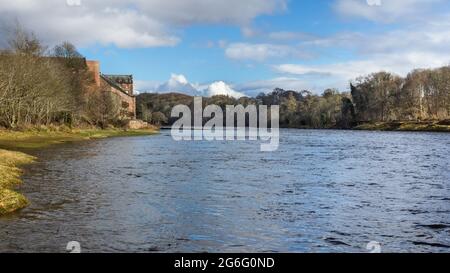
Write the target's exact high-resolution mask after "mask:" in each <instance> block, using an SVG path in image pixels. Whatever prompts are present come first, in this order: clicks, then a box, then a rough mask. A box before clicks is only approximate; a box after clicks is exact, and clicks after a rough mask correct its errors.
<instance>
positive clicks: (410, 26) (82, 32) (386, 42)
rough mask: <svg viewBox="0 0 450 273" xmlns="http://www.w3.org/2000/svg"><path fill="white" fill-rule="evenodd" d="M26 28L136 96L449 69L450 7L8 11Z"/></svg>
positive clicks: (189, 4) (44, 2)
mask: <svg viewBox="0 0 450 273" xmlns="http://www.w3.org/2000/svg"><path fill="white" fill-rule="evenodd" d="M17 21H18V22H20V23H21V24H22V25H23V26H24V27H25V28H27V29H29V30H31V31H33V32H34V33H35V34H36V35H37V36H38V37H39V38H40V39H41V40H42V41H43V42H44V43H46V44H48V45H55V44H57V43H60V42H62V41H70V42H72V43H73V44H75V45H76V46H77V48H78V49H79V51H80V52H81V53H82V54H83V55H84V56H86V58H88V59H92V60H99V61H100V62H101V71H102V72H103V73H104V74H133V75H134V79H135V84H136V89H137V90H138V91H139V92H160V93H164V92H182V93H187V94H191V95H205V96H211V95H217V94H226V95H231V96H234V97H241V96H256V95H257V94H259V93H261V92H265V93H267V92H270V91H271V90H273V89H274V88H277V87H278V88H283V89H290V90H297V91H301V90H310V91H312V92H314V93H317V94H320V93H322V92H323V91H324V90H325V89H327V88H338V89H339V90H340V91H342V92H344V91H348V89H349V83H350V81H352V80H354V79H356V78H357V77H359V76H364V75H368V74H370V73H374V72H379V71H387V72H391V73H395V74H398V75H400V76H406V75H407V73H408V72H409V71H411V70H413V69H416V68H435V67H440V66H444V65H449V64H450V1H449V0H15V1H10V0H0V24H1V26H2V29H3V30H4V29H7V28H8V26H9V25H12V24H14V22H17ZM5 39H7V35H6V32H5V31H2V30H0V40H5ZM0 42H1V41H0Z"/></svg>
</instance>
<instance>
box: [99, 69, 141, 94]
mask: <svg viewBox="0 0 450 273" xmlns="http://www.w3.org/2000/svg"><path fill="white" fill-rule="evenodd" d="M100 77H101V78H102V79H103V80H105V81H106V82H107V83H108V84H109V85H111V86H112V87H114V88H115V89H117V90H119V91H120V92H122V93H124V94H126V95H128V96H130V97H133V95H130V94H129V93H128V92H127V91H125V90H124V89H123V88H122V86H120V84H121V83H122V82H120V81H117V80H116V79H117V78H118V79H119V80H120V79H122V77H129V78H131V84H132V83H133V76H131V75H103V74H100ZM123 83H129V82H123Z"/></svg>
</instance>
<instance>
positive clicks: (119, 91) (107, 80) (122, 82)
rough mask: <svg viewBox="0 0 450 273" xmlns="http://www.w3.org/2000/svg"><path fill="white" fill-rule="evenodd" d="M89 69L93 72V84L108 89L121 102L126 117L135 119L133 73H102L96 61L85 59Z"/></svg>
mask: <svg viewBox="0 0 450 273" xmlns="http://www.w3.org/2000/svg"><path fill="white" fill-rule="evenodd" d="M86 64H87V67H88V69H89V71H91V72H92V73H93V74H94V82H95V85H96V86H97V87H98V88H100V89H101V90H104V91H110V92H111V93H113V94H114V95H116V96H118V97H119V98H120V100H121V102H122V109H124V111H125V112H126V116H127V117H128V118H132V119H136V96H135V95H134V84H133V75H104V74H101V72H100V63H99V62H98V61H86Z"/></svg>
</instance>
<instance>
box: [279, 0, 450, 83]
mask: <svg viewBox="0 0 450 273" xmlns="http://www.w3.org/2000/svg"><path fill="white" fill-rule="evenodd" d="M383 3H384V2H383ZM303 45H304V46H305V47H308V48H314V49H316V50H322V52H328V53H329V51H328V49H329V48H332V49H334V50H336V49H338V51H337V52H346V53H347V54H348V55H350V56H354V57H350V58H347V60H345V59H344V60H342V59H340V61H334V62H330V61H329V60H330V59H331V60H332V59H333V58H329V57H328V56H327V59H326V60H327V61H326V62H321V63H320V64H298V63H297V64H296V63H285V64H280V65H276V66H274V68H275V70H276V71H277V72H279V73H282V74H289V75H296V76H297V77H299V76H300V77H310V78H311V77H314V78H315V80H316V81H322V82H325V81H327V82H336V83H337V87H339V88H343V87H344V88H345V87H346V86H347V87H348V82H349V81H350V80H353V79H355V78H357V77H359V76H364V75H367V74H370V73H374V72H379V71H387V72H392V73H395V74H398V75H401V76H405V75H406V74H407V73H408V72H410V71H411V70H413V69H417V68H436V67H441V66H445V65H449V64H450V16H449V14H444V15H438V14H436V15H434V17H433V18H429V19H428V21H427V22H426V23H422V22H421V23H410V24H408V26H407V27H402V28H398V29H395V30H390V31H386V32H384V33H378V34H373V33H372V34H370V33H369V34H365V33H351V32H347V33H340V34H336V35H334V36H330V37H326V38H321V39H316V40H311V41H307V42H305V43H304V44H303ZM324 59H325V58H324Z"/></svg>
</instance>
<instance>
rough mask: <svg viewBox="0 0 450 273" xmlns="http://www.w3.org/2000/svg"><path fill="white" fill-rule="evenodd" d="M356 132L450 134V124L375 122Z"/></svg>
mask: <svg viewBox="0 0 450 273" xmlns="http://www.w3.org/2000/svg"><path fill="white" fill-rule="evenodd" d="M353 129H355V130H369V131H400V132H401V131H405V132H406V131H411V132H450V124H448V122H437V121H436V122H432V121H427V122H425V121H424V122H373V123H365V124H361V125H359V126H357V127H355V128H353Z"/></svg>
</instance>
